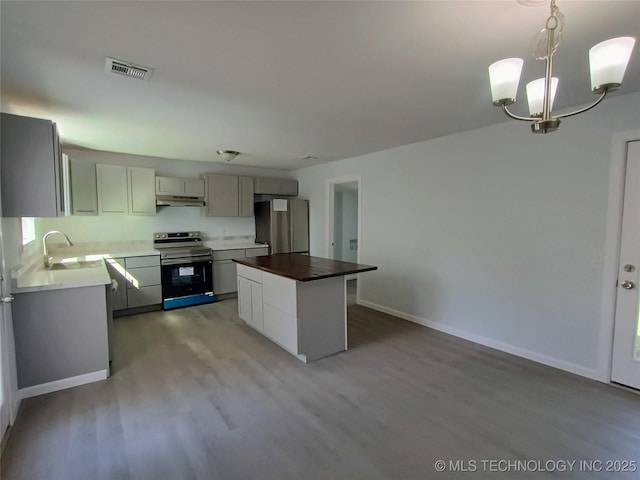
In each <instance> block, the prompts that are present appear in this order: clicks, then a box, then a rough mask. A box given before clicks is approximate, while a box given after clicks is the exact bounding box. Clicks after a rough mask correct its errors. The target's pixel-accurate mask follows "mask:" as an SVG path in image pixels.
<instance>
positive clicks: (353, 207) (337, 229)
mask: <svg viewBox="0 0 640 480" xmlns="http://www.w3.org/2000/svg"><path fill="white" fill-rule="evenodd" d="M328 185H329V227H330V228H329V230H330V232H329V238H328V245H329V246H328V253H329V255H328V257H330V258H332V259H334V260H341V261H343V262H352V263H358V262H359V259H360V255H359V246H360V240H361V239H360V210H361V205H360V202H361V195H360V193H361V191H360V190H361V189H360V177H356V176H354V177H345V178H339V179H331V180H329V184H328ZM347 298H348V301H349V302H350V303H356V298H357V275H353V276H349V277H347Z"/></svg>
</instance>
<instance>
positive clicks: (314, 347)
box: [298, 277, 347, 361]
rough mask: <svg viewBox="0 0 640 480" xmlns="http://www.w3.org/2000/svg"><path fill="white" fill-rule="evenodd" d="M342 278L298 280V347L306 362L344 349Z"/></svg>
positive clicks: (344, 322)
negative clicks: (311, 280) (310, 280)
mask: <svg viewBox="0 0 640 480" xmlns="http://www.w3.org/2000/svg"><path fill="white" fill-rule="evenodd" d="M346 300H347V297H346V282H345V277H334V278H325V279H323V280H314V281H313V282H298V318H299V319H300V329H299V338H298V348H299V350H300V352H301V353H304V354H305V355H306V357H307V361H313V360H316V359H318V358H322V357H326V356H328V355H333V354H334V353H338V352H341V351H343V350H346V349H347V321H346V319H347V302H346Z"/></svg>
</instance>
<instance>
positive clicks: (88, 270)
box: [12, 255, 111, 293]
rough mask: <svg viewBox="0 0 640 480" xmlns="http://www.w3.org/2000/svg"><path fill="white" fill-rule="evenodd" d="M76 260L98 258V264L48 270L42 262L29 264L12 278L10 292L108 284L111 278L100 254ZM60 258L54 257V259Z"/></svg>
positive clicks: (93, 259)
mask: <svg viewBox="0 0 640 480" xmlns="http://www.w3.org/2000/svg"><path fill="white" fill-rule="evenodd" d="M74 258H77V261H95V260H98V262H99V263H98V266H95V267H83V268H70V269H68V270H49V269H47V268H45V267H44V265H43V264H42V263H38V264H36V265H33V266H31V267H30V268H29V269H28V270H26V271H25V272H24V273H22V274H21V275H19V276H18V277H17V278H14V279H12V281H13V284H12V293H29V292H40V291H43V290H61V289H64V288H77V287H93V286H98V285H109V284H110V283H111V278H110V277H109V272H107V268H106V266H105V264H104V260H102V256H101V255H87V256H81V257H74ZM59 260H60V259H58V258H56V259H55V261H59Z"/></svg>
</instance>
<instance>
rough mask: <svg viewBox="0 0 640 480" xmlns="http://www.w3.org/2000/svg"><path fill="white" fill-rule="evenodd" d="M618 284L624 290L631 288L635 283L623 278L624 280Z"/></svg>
mask: <svg viewBox="0 0 640 480" xmlns="http://www.w3.org/2000/svg"><path fill="white" fill-rule="evenodd" d="M620 286H621V287H622V288H624V289H625V290H631V289H632V288H633V287H635V286H636V284H635V283H633V282H630V281H629V280H625V281H624V282H622V283H621V284H620Z"/></svg>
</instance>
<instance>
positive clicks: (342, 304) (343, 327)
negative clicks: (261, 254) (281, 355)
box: [238, 264, 347, 362]
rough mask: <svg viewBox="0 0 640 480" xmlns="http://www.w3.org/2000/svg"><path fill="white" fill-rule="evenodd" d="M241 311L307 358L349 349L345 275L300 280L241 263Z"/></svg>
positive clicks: (250, 322)
mask: <svg viewBox="0 0 640 480" xmlns="http://www.w3.org/2000/svg"><path fill="white" fill-rule="evenodd" d="M238 313H239V316H240V318H241V319H243V320H244V321H245V322H247V324H248V325H250V326H252V327H253V328H255V329H256V330H258V331H259V332H261V333H262V334H263V335H264V336H266V337H267V338H269V339H270V340H272V341H273V342H275V343H276V344H278V345H280V346H281V347H282V348H284V349H285V350H287V351H288V352H289V353H292V354H293V355H295V356H296V357H297V358H298V359H300V360H302V361H303V362H311V361H314V360H318V359H320V358H323V357H327V356H329V355H333V354H334V353H338V352H341V351H343V350H346V349H347V323H346V318H347V307H346V284H345V280H344V277H343V276H339V277H331V278H325V279H320V280H313V281H308V282H299V281H296V280H292V279H290V278H286V277H282V276H280V275H274V274H271V273H267V272H263V271H261V270H259V269H254V268H250V267H247V266H245V265H242V264H239V265H238Z"/></svg>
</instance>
